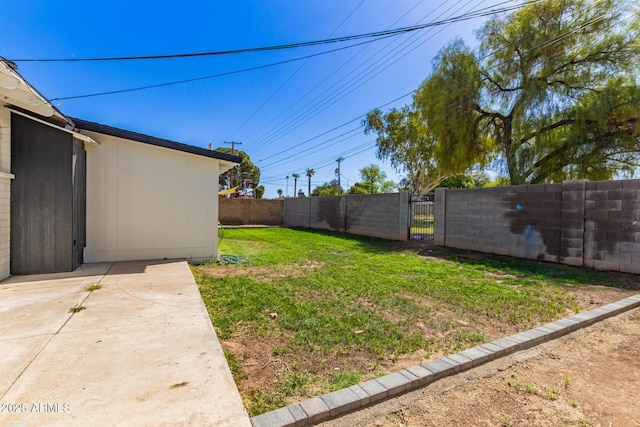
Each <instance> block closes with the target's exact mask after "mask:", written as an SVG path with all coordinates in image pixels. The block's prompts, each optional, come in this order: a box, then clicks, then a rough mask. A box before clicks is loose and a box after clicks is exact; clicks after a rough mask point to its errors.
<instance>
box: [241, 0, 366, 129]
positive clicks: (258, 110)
mask: <svg viewBox="0 0 640 427" xmlns="http://www.w3.org/2000/svg"><path fill="white" fill-rule="evenodd" d="M365 1H366V0H360V3H358V4H357V5H356V7H355V8H354V9H353V10H352V11H351V12H350V13H349V14H348V15H347V17H346V18H344V19H343V20H342V22H340V24H338V26H337V27H336V28H335V29H334V30H333V31H332V32H331V34H329V36H328V37H331V36H333V35H334V34H335V33H336V32H337V31H338V30H339V29H340V28H342V26H343V25H344V24H345V22H347V21H348V20H349V18H351V16H353V14H354V13H356V11H357V10H358V9H359V8H360V6H362V4H363V3H364V2H365ZM318 50H320V46H318V47H317V48H316V50H315V51H314V52H313V53H314V54H315V53H317V52H318ZM309 59H311V58H308V59H307V60H306V61H304V62H303V63H302V64H300V66H299V67H298V68H297V69H296V70H295V71H294V72H293V73H291V75H290V76H289V77H288V78H287V80H285V82H284V83H282V84H281V85H280V87H278V89H276V90H275V92H273V93H272V94H271V96H270V97H269V98H268V99H267V100H266V101H264V102H263V103H262V105H260V106H259V107H258V108H257V109H256V110H255V111H254V112H253V113H252V114H251V115H250V116H249V118H247V119H246V120H245V121H244V122H243V123H242V124H241V125H240V126H239V127H238V128H237V129H236V130H234V131H233V132H232V134H235V133H236V132H238V131H239V130H240V129H242V128H243V127H244V126H245V125H246V124H247V123H249V121H251V119H253V118H254V117H255V116H256V114H258V113H259V112H260V111H261V110H262V109H263V108H264V107H265V106H266V105H267V104H269V102H271V100H272V99H273V98H274V97H275V96H276V95H277V94H278V93H280V91H281V90H282V89H283V88H284V87H285V86H286V85H287V84H288V83H289V82H290V81H291V80H292V79H293V78H294V77H295V76H296V75H297V74H298V72H300V70H302V69H303V68H304V66H305V65H307V63H308V62H309Z"/></svg>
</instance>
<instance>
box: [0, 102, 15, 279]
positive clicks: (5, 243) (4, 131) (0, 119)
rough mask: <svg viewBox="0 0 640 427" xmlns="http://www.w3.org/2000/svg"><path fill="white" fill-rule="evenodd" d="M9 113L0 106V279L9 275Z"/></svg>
mask: <svg viewBox="0 0 640 427" xmlns="http://www.w3.org/2000/svg"><path fill="white" fill-rule="evenodd" d="M12 176H13V175H11V113H10V112H9V110H7V109H6V108H4V107H0V280H2V279H5V278H7V277H9V275H10V272H11V271H10V265H11V264H10V256H11V225H10V219H11V217H10V215H11V179H12Z"/></svg>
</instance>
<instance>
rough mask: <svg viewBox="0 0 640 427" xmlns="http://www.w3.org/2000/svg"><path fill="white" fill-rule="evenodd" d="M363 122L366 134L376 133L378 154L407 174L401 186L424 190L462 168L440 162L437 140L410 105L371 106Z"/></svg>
mask: <svg viewBox="0 0 640 427" xmlns="http://www.w3.org/2000/svg"><path fill="white" fill-rule="evenodd" d="M363 125H364V127H365V133H366V134H370V133H375V134H377V137H376V143H377V147H378V150H377V153H376V155H377V157H378V158H379V159H381V160H389V161H390V162H391V166H392V167H393V168H394V169H395V170H396V171H397V172H399V173H404V174H406V178H404V179H403V180H402V181H401V183H400V186H401V187H402V188H403V189H406V190H409V191H411V192H412V193H419V194H424V193H427V192H429V191H431V190H432V189H433V188H434V187H435V186H436V185H438V183H439V182H440V181H442V180H443V179H444V178H447V177H448V176H450V175H453V174H455V173H456V172H458V173H462V172H464V168H458V165H455V167H454V168H453V170H448V169H446V168H443V167H442V166H441V161H440V160H439V159H438V155H439V153H438V144H437V140H436V139H435V137H434V136H433V135H432V133H431V132H430V131H429V128H428V127H427V125H426V122H425V121H424V120H423V119H422V117H421V115H420V112H419V111H418V110H416V108H415V107H414V106H413V105H411V106H405V107H403V108H400V109H392V110H391V111H389V112H387V113H383V112H382V111H381V110H379V109H376V110H373V111H371V112H369V113H368V114H367V117H366V118H365V120H363Z"/></svg>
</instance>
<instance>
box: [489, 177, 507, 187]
mask: <svg viewBox="0 0 640 427" xmlns="http://www.w3.org/2000/svg"><path fill="white" fill-rule="evenodd" d="M509 184H510V181H509V178H508V177H506V176H499V177H497V178H496V179H494V180H493V181H489V182H486V183H485V184H484V185H483V187H504V186H506V185H509Z"/></svg>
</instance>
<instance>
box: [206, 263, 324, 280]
mask: <svg viewBox="0 0 640 427" xmlns="http://www.w3.org/2000/svg"><path fill="white" fill-rule="evenodd" d="M321 266H322V264H320V263H317V262H309V263H306V264H300V265H278V266H264V265H259V266H258V265H256V266H227V265H216V266H210V267H204V268H203V269H202V271H203V272H204V273H207V274H209V275H211V276H215V277H239V276H244V277H251V278H254V279H259V280H263V281H269V282H275V281H277V280H282V279H285V278H287V277H303V276H304V275H306V274H309V273H310V272H311V271H313V270H315V269H317V268H320V267H321Z"/></svg>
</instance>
